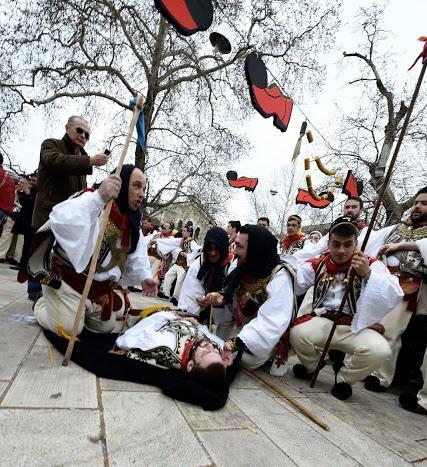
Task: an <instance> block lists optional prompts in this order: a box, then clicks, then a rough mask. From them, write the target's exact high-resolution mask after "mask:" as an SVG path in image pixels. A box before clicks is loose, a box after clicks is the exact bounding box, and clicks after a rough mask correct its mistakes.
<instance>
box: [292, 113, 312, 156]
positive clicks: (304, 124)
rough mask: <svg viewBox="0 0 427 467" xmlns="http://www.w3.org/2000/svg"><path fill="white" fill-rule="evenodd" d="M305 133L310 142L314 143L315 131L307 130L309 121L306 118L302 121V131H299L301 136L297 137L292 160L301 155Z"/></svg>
mask: <svg viewBox="0 0 427 467" xmlns="http://www.w3.org/2000/svg"><path fill="white" fill-rule="evenodd" d="M304 135H306V136H307V141H308V142H309V143H312V142H313V141H314V138H313V133H312V132H311V131H310V130H308V131H307V121H306V120H304V121H303V122H302V125H301V129H300V132H299V137H298V139H297V143H296V145H295V149H294V153H293V155H292V161H295V159H296V158H297V157H298V156H299V154H300V152H301V144H302V139H303V137H304Z"/></svg>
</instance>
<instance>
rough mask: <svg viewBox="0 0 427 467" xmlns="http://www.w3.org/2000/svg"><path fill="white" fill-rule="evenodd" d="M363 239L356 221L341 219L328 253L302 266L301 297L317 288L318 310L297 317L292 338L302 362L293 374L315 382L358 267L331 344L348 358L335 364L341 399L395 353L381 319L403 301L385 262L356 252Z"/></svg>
mask: <svg viewBox="0 0 427 467" xmlns="http://www.w3.org/2000/svg"><path fill="white" fill-rule="evenodd" d="M358 235H359V230H358V228H357V226H356V224H354V223H353V222H352V221H351V218H348V217H341V218H339V219H337V220H336V221H335V222H334V223H333V224H332V226H331V229H330V231H329V242H328V247H329V253H328V254H327V255H325V256H320V257H317V258H312V259H310V260H308V261H307V262H304V263H301V264H300V265H299V267H298V271H297V294H302V293H304V292H305V291H306V290H307V289H308V288H309V287H311V286H314V293H313V305H312V310H313V311H312V312H311V314H308V315H303V316H301V317H299V318H297V320H296V321H295V322H294V327H293V328H292V329H291V335H290V341H291V344H292V347H293V348H294V350H295V352H296V353H297V355H298V358H299V359H300V361H301V363H302V365H301V364H297V365H295V366H294V374H295V376H297V377H299V378H302V379H307V380H310V379H311V377H312V375H313V372H314V370H315V369H316V367H317V363H318V361H319V356H320V351H321V350H322V348H323V346H324V345H325V342H326V340H327V338H328V336H329V333H330V331H331V328H332V325H333V321H334V319H335V315H336V312H337V310H338V308H339V306H340V303H341V301H342V298H343V296H344V290H345V286H346V283H347V282H348V277H349V273H350V270H351V269H353V270H354V271H355V272H356V277H355V280H354V282H353V286H352V288H351V290H350V293H349V298H348V300H347V302H346V304H345V306H344V309H343V314H342V316H341V317H340V318H339V321H338V325H337V328H336V330H335V333H334V336H333V338H332V341H331V346H330V349H332V350H340V351H342V352H344V353H346V354H347V356H346V358H345V360H344V365H343V366H341V364H342V363H341V362H339V364H338V365H337V364H335V365H334V370H335V374H336V381H335V385H334V387H333V389H332V395H333V396H335V397H337V398H338V399H341V400H345V399H347V398H348V397H350V396H351V394H352V389H351V385H352V384H353V383H355V382H356V381H361V380H363V379H364V378H366V376H368V375H369V374H370V373H371V372H372V371H373V370H374V369H375V368H378V367H379V366H380V365H381V363H382V362H383V361H384V360H385V359H386V358H387V357H389V355H390V353H391V349H390V346H389V345H388V343H387V341H386V340H385V339H384V338H383V337H382V335H381V334H380V332H381V331H383V329H382V330H381V325H378V321H380V320H381V319H382V318H383V317H384V316H385V315H386V314H387V313H388V312H389V311H391V310H392V309H393V308H394V307H395V306H396V305H397V304H398V303H399V302H400V301H401V300H402V297H403V292H402V289H401V288H400V286H399V283H398V281H397V279H396V278H395V277H393V276H392V275H391V274H390V273H389V271H388V270H387V268H386V267H385V266H384V264H383V263H381V262H379V261H375V260H371V259H369V258H368V257H367V256H366V255H365V254H364V253H362V252H360V251H356V247H357V236H358Z"/></svg>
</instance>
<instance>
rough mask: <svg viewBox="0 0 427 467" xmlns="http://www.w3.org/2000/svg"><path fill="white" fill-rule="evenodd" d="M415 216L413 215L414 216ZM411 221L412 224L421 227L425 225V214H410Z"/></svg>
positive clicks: (426, 216)
mask: <svg viewBox="0 0 427 467" xmlns="http://www.w3.org/2000/svg"><path fill="white" fill-rule="evenodd" d="M414 214H415V215H414ZM410 218H411V221H412V223H413V224H416V225H420V224H421V225H422V224H425V223H427V213H420V212H417V211H414V212H411V215H410Z"/></svg>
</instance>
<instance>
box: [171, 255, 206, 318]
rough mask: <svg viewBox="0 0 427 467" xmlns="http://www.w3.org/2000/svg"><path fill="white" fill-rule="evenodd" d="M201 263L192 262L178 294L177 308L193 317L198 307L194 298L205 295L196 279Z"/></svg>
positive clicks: (197, 311)
mask: <svg viewBox="0 0 427 467" xmlns="http://www.w3.org/2000/svg"><path fill="white" fill-rule="evenodd" d="M200 266H201V261H200V259H199V260H198V261H194V262H193V263H192V264H191V266H190V268H189V269H188V271H187V274H186V276H185V279H184V282H183V284H182V287H181V292H180V294H179V300H178V308H180V309H181V310H185V311H187V312H188V313H191V314H193V315H198V314H199V310H200V307H199V305H198V304H197V302H196V297H201V296H203V295H205V290H204V289H203V286H202V283H201V282H200V281H199V279H197V274H198V273H199V271H200Z"/></svg>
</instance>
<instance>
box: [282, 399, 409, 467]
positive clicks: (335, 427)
mask: <svg viewBox="0 0 427 467" xmlns="http://www.w3.org/2000/svg"><path fill="white" fill-rule="evenodd" d="M276 400H277V402H278V403H279V404H282V405H284V406H285V407H286V408H287V409H288V410H289V411H291V412H292V413H293V414H295V415H296V416H297V417H298V418H300V419H301V420H303V421H307V418H306V417H305V415H303V414H302V413H301V412H299V411H298V410H297V409H295V408H294V407H293V406H292V405H291V404H289V403H288V402H286V401H285V400H283V399H282V398H277V399H276ZM299 402H300V403H301V404H303V405H304V407H306V408H307V409H308V410H310V411H311V412H312V413H314V414H315V415H316V416H317V417H319V418H320V419H321V420H322V421H324V422H326V423H327V424H328V426H329V428H330V431H325V430H323V429H322V428H321V427H319V426H318V425H316V424H315V423H310V425H311V426H312V427H313V428H314V429H315V430H316V431H317V432H318V433H319V434H321V435H322V436H323V437H325V438H326V439H328V440H329V441H330V442H331V443H333V444H334V445H335V446H338V447H339V448H340V449H343V450H344V451H345V452H346V453H347V454H349V455H350V456H351V457H353V458H354V459H356V460H357V461H358V462H360V464H361V465H364V466H367V467H368V466H372V467H377V466H378V459H387V466H388V467H400V466H408V465H410V464H409V463H408V462H406V461H405V460H404V459H402V458H401V457H400V456H398V455H396V454H395V453H394V452H392V451H390V450H389V449H387V448H385V447H384V446H382V445H381V444H379V443H378V442H376V441H375V440H373V439H372V438H370V437H369V436H367V435H365V434H364V433H361V432H360V431H358V430H357V429H356V428H354V427H353V426H352V425H351V424H349V423H346V422H344V421H343V420H341V419H339V418H338V417H336V416H335V415H333V414H332V413H331V412H329V411H327V410H325V409H323V408H321V407H319V405H317V404H316V403H315V402H314V401H313V400H311V399H309V398H308V397H307V398H305V399H300V400H299ZM337 402H338V401H337Z"/></svg>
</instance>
